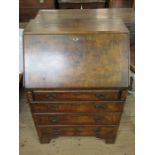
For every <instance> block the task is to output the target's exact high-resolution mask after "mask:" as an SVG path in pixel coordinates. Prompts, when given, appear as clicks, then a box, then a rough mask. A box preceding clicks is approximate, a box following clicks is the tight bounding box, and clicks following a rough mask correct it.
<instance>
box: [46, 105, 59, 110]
mask: <svg viewBox="0 0 155 155" xmlns="http://www.w3.org/2000/svg"><path fill="white" fill-rule="evenodd" d="M48 109H52V110H57V109H58V105H55V104H50V105H48Z"/></svg>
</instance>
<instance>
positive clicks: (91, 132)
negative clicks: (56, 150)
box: [37, 126, 118, 138]
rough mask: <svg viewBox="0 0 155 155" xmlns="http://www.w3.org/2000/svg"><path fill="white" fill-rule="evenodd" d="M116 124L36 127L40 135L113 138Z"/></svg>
mask: <svg viewBox="0 0 155 155" xmlns="http://www.w3.org/2000/svg"><path fill="white" fill-rule="evenodd" d="M117 128H118V127H117V126H108V127H106V126H91V127H90V126H63V127H60V126H54V127H37V130H38V132H39V134H40V136H41V137H42V136H44V135H49V136H52V137H53V136H96V137H100V136H101V137H105V138H113V137H114V136H115V135H116V132H117Z"/></svg>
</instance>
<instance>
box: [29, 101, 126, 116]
mask: <svg viewBox="0 0 155 155" xmlns="http://www.w3.org/2000/svg"><path fill="white" fill-rule="evenodd" d="M30 106H31V110H32V112H33V113H50V112H121V111H123V102H121V101H117V102H116V101H109V102H106V101H96V102H92V101H81V102H80V101H79V102H52V103H32V104H30Z"/></svg>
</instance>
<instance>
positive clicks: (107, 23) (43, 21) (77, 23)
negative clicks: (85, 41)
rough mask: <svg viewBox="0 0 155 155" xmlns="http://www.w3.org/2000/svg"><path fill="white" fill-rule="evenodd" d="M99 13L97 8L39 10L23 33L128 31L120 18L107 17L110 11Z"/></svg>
mask: <svg viewBox="0 0 155 155" xmlns="http://www.w3.org/2000/svg"><path fill="white" fill-rule="evenodd" d="M63 13H64V14H63ZM100 14H102V12H98V10H96V12H94V11H93V12H91V11H90V10H85V11H82V12H80V11H79V10H72V11H71V10H69V11H68V10H63V11H57V10H46V11H41V12H40V13H39V14H38V15H37V17H36V18H35V19H34V20H31V22H30V23H29V24H28V25H27V27H26V29H25V31H24V34H73V33H74V34H75V33H76V34H81V33H128V29H127V28H126V26H125V25H124V24H123V22H122V20H121V18H117V19H116V18H113V17H112V18H109V17H108V16H109V15H110V13H109V14H108V15H107V16H104V17H103V18H100ZM90 16H91V18H90ZM73 17H74V18H73ZM84 17H85V18H84Z"/></svg>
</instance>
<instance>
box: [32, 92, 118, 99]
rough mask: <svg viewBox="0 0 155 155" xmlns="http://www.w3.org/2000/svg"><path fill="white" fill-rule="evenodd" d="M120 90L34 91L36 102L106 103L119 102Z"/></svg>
mask: <svg viewBox="0 0 155 155" xmlns="http://www.w3.org/2000/svg"><path fill="white" fill-rule="evenodd" d="M120 93H121V91H119V90H103V91H102V90H98V91H86V90H85V91H48V90H47V91H40V90H36V91H33V100H34V101H104V100H119V99H120Z"/></svg>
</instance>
